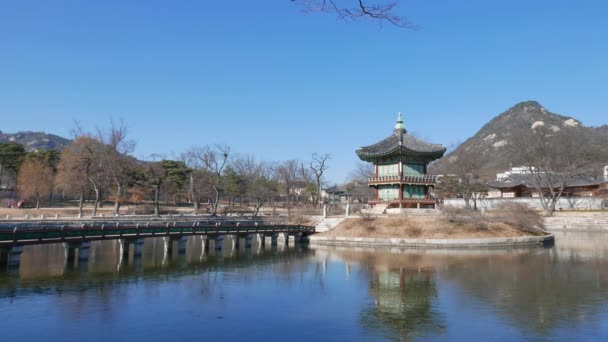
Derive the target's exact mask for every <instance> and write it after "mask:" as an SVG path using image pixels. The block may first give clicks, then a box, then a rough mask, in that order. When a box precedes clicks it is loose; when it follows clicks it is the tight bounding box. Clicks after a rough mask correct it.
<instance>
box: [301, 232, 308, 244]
mask: <svg viewBox="0 0 608 342" xmlns="http://www.w3.org/2000/svg"><path fill="white" fill-rule="evenodd" d="M300 242H301V243H303V244H308V243H310V235H308V234H302V236H301V237H300Z"/></svg>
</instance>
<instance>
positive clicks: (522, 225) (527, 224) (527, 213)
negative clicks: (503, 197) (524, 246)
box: [494, 203, 545, 234]
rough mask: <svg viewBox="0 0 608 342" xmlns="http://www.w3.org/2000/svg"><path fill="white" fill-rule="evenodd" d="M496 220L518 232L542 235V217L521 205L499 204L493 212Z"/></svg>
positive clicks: (543, 226) (543, 225)
mask: <svg viewBox="0 0 608 342" xmlns="http://www.w3.org/2000/svg"><path fill="white" fill-rule="evenodd" d="M494 216H495V217H496V219H497V220H500V221H501V222H504V223H506V224H509V225H511V226H513V227H515V228H517V229H519V230H522V231H525V232H529V233H533V234H542V233H544V229H545V224H544V220H543V217H542V215H541V214H540V213H539V212H538V211H536V210H534V209H532V208H530V207H529V206H527V205H526V204H523V203H501V204H500V205H498V207H497V210H496V211H495V212H494Z"/></svg>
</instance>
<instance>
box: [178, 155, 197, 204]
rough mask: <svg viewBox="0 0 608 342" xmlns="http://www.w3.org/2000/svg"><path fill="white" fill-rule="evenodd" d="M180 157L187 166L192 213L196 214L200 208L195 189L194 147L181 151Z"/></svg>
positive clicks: (195, 158) (195, 160)
mask: <svg viewBox="0 0 608 342" xmlns="http://www.w3.org/2000/svg"><path fill="white" fill-rule="evenodd" d="M180 159H181V161H182V162H184V164H185V165H186V167H187V168H188V191H189V193H190V201H191V202H192V206H193V208H194V213H195V214H197V213H198V212H199V210H200V208H201V202H200V196H199V192H198V189H197V186H196V185H197V184H196V183H197V182H196V178H197V172H196V170H195V167H196V162H197V156H196V150H195V149H189V150H188V151H186V152H185V153H182V154H181V156H180Z"/></svg>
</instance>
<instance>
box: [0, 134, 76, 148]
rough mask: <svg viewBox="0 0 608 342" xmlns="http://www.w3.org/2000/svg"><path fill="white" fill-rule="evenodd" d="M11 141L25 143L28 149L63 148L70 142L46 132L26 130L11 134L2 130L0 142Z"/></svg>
mask: <svg viewBox="0 0 608 342" xmlns="http://www.w3.org/2000/svg"><path fill="white" fill-rule="evenodd" d="M9 141H14V142H16V143H18V144H21V145H23V146H24V147H25V149H26V150H27V151H37V150H43V149H55V150H61V149H63V148H64V147H65V146H67V145H68V144H69V143H70V140H68V139H65V138H62V137H60V136H58V135H54V134H48V133H44V132H31V131H24V132H17V133H12V134H11V133H3V132H2V131H0V143H6V142H9Z"/></svg>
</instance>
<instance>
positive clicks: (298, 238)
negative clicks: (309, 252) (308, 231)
mask: <svg viewBox="0 0 608 342" xmlns="http://www.w3.org/2000/svg"><path fill="white" fill-rule="evenodd" d="M300 242H302V233H294V234H293V243H294V244H295V245H297V244H299V243H300Z"/></svg>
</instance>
